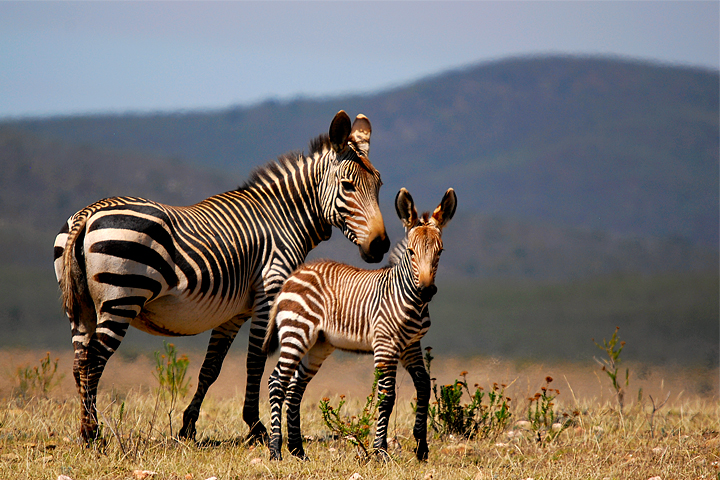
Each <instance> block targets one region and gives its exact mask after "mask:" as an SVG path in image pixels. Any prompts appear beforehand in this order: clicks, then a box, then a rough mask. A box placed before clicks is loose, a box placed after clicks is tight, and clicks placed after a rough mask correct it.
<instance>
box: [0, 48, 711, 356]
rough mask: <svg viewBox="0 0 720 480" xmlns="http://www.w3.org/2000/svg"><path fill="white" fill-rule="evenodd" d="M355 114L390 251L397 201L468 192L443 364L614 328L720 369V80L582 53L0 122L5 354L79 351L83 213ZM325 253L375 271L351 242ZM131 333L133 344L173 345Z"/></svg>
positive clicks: (548, 346)
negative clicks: (66, 274) (339, 90)
mask: <svg viewBox="0 0 720 480" xmlns="http://www.w3.org/2000/svg"><path fill="white" fill-rule="evenodd" d="M341 108H343V109H346V110H347V111H348V112H349V113H351V114H353V115H354V114H356V113H358V112H364V113H366V114H367V115H368V116H369V117H370V119H371V121H372V122H373V128H374V133H373V145H372V151H371V158H372V161H373V163H374V164H375V165H376V166H377V167H378V169H379V170H380V171H381V172H382V174H383V180H384V182H385V187H384V188H383V190H382V199H381V207H382V209H383V213H384V216H385V220H386V225H387V227H388V230H389V232H390V235H391V238H392V239H393V240H397V239H398V238H399V236H400V235H401V231H400V228H399V222H398V221H397V220H396V217H395V212H394V209H393V207H392V200H393V198H394V195H395V192H397V190H398V188H399V187H400V186H406V187H407V188H409V189H410V191H411V192H412V193H413V196H414V197H415V199H416V201H417V203H418V206H419V208H421V209H431V208H433V207H434V206H435V205H437V202H438V201H439V200H440V198H441V196H442V193H443V192H444V191H445V189H446V188H447V187H448V186H453V187H455V188H456V190H457V192H458V197H459V209H458V213H457V215H456V218H455V219H454V220H453V222H452V224H451V225H449V227H448V228H447V230H446V232H445V235H444V241H445V244H446V252H445V254H444V255H443V259H442V262H441V267H440V273H439V278H438V286H439V289H440V291H439V293H438V296H437V298H436V300H434V301H433V304H432V309H431V310H432V312H433V322H434V324H435V325H436V326H440V327H434V328H433V329H431V331H430V334H429V336H428V338H427V342H429V343H430V344H432V345H433V347H435V348H437V349H438V351H440V352H442V351H445V352H454V353H461V354H477V353H482V354H487V355H508V356H516V357H523V356H525V357H538V358H540V357H543V358H545V357H547V356H548V355H551V354H552V355H554V356H558V357H563V358H581V357H582V355H584V354H585V353H586V352H587V350H586V349H585V347H583V345H585V344H587V343H588V339H589V338H592V337H596V338H602V336H603V335H607V334H608V333H609V332H611V331H612V329H613V328H614V326H615V325H618V324H620V325H622V327H623V331H624V332H627V336H626V337H623V338H624V339H626V340H627V341H628V344H629V345H633V344H634V345H637V346H642V348H640V347H638V348H637V350H636V353H635V354H633V353H631V352H628V355H629V356H631V357H632V356H633V355H636V357H635V358H636V359H643V360H648V361H679V362H688V363H695V364H698V363H703V364H704V363H708V362H709V363H713V362H715V363H717V359H718V350H717V338H718V334H719V333H718V329H719V328H720V325H718V323H717V318H718V314H719V313H718V308H719V307H718V306H719V305H720V302H719V301H718V288H717V284H718V274H717V265H718V252H717V233H718V226H717V224H718V75H717V73H713V72H706V71H698V70H691V69H684V68H674V67H664V66H657V65H645V64H639V63H633V62H623V61H616V60H609V59H578V58H570V59H568V58H545V59H514V60H508V61H503V62H496V63H492V64H486V65H480V66H477V67H473V68H469V69H465V70H461V71H455V72H449V73H446V74H443V75H440V76H437V77H433V78H428V79H426V80H423V81H421V82H417V83H416V84H413V85H410V86H406V87H402V88H398V89H395V90H392V91H388V92H381V93H378V94H376V95H371V96H364V97H349V98H338V99H329V100H313V101H311V100H297V101H294V102H289V103H283V104H280V103H273V102H267V103H264V104H261V105H257V106H254V107H252V108H232V109H228V110H224V111H220V112H194V113H182V114H157V115H147V116H133V115H117V116H113V115H106V116H94V117H74V118H57V119H34V120H25V121H13V122H2V123H0V172H1V173H0V329H1V330H2V331H4V332H9V335H5V336H3V337H2V338H0V347H1V346H6V345H18V344H23V345H32V346H39V345H43V346H67V345H69V335H70V334H69V330H68V328H67V319H65V318H64V317H63V315H62V314H61V312H60V311H59V302H58V298H57V297H58V292H57V285H56V284H55V280H54V275H53V273H52V266H51V262H52V248H51V245H52V242H53V238H54V235H55V233H56V232H57V231H58V229H59V227H60V225H61V224H62V222H64V221H65V220H66V218H67V217H68V216H69V215H70V214H72V213H73V212H75V211H76V210H78V209H80V208H82V207H83V206H85V205H87V204H89V203H91V202H92V201H95V200H97V199H99V198H102V197H105V196H109V195H125V194H128V195H138V196H144V197H148V198H152V199H154V200H158V201H161V202H166V203H171V204H190V203H194V202H196V201H198V200H200V199H202V198H205V197H207V196H209V195H212V194H214V193H218V192H222V191H225V190H228V189H231V188H234V187H235V186H236V185H238V184H240V183H242V181H243V180H244V179H245V178H246V177H247V175H248V174H249V172H250V171H251V170H252V169H253V168H255V167H256V166H258V165H260V164H262V163H264V162H265V161H267V160H269V159H271V158H274V157H276V156H277V155H278V154H281V153H284V152H286V151H288V150H292V149H297V148H302V147H303V146H304V145H307V143H308V141H309V139H311V138H313V137H314V136H315V135H317V134H319V133H321V132H324V131H326V130H327V127H328V124H329V121H330V119H331V118H332V116H333V115H334V113H335V112H336V111H337V110H339V109H341ZM218 172H222V173H218ZM312 256H313V257H331V258H335V259H338V260H341V261H350V262H352V263H355V264H360V260H359V258H358V255H357V249H356V248H353V247H352V246H351V245H350V243H349V242H347V240H345V239H344V238H342V236H341V235H340V234H339V233H338V232H335V235H334V237H333V239H332V240H331V242H328V243H326V244H323V245H321V246H320V247H319V248H318V249H316V250H315V251H314V252H313V253H312ZM458 331H462V332H464V333H463V335H462V338H461V339H460V341H459V340H458V336H457V332H458ZM130 336H132V337H134V338H132V339H131V341H130V342H126V343H129V345H128V346H124V347H123V350H124V351H127V349H128V348H129V349H131V350H132V348H133V347H132V346H131V345H132V344H133V342H136V344H143V345H144V346H153V347H157V346H158V345H160V344H161V341H162V340H161V339H158V338H156V337H151V336H147V335H143V334H139V333H137V332H135V333H130ZM186 342H189V343H188V345H192V346H195V347H197V348H204V346H205V345H204V344H205V342H206V339H205V337H202V338H200V339H199V340H198V339H195V340H193V339H188V340H186ZM236 343H238V344H240V345H242V344H244V341H241V342H236ZM560 344H562V345H566V346H567V345H569V347H564V348H562V349H558V348H557V347H556V346H555V345H560ZM591 347H592V345H591ZM135 348H137V347H135ZM592 353H594V352H592ZM592 353H590V355H592Z"/></svg>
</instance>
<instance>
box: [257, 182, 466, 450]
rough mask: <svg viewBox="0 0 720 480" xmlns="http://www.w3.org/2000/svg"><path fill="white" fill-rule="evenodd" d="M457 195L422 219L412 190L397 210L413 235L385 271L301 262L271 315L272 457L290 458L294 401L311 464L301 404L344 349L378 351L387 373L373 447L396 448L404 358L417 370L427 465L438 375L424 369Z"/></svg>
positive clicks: (419, 429) (418, 423) (298, 444)
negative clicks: (431, 309)
mask: <svg viewBox="0 0 720 480" xmlns="http://www.w3.org/2000/svg"><path fill="white" fill-rule="evenodd" d="M456 204H457V198H456V196H455V192H454V191H453V189H452V188H451V189H448V191H447V192H446V193H445V196H444V197H443V199H442V202H441V203H440V205H439V206H438V207H437V208H436V209H435V211H434V212H433V213H432V215H430V214H429V213H425V214H423V215H422V216H421V217H418V214H417V211H416V210H415V203H414V202H413V199H412V197H411V196H410V193H408V191H407V190H405V189H404V188H403V189H401V190H400V192H399V193H398V195H397V197H396V199H395V208H396V210H397V213H398V216H399V217H400V220H401V221H402V223H403V225H404V227H405V229H406V232H407V233H406V236H405V239H404V240H403V242H401V243H400V244H399V245H398V246H397V247H396V249H395V250H393V253H392V255H391V263H390V265H389V266H387V267H385V268H381V269H378V270H365V269H360V268H355V267H352V266H349V265H345V264H341V263H337V262H332V261H316V262H312V263H308V264H306V265H303V266H301V267H300V268H298V270H296V271H295V272H294V273H293V274H292V275H291V276H290V277H288V279H287V280H286V281H285V284H284V285H283V287H282V290H281V291H280V293H279V294H278V296H277V298H276V300H275V304H274V305H273V308H272V310H271V313H270V325H269V326H268V329H267V334H266V337H265V342H264V344H263V349H264V350H265V351H266V352H270V351H271V350H273V349H275V348H277V346H278V345H279V346H280V358H279V359H278V363H277V366H276V367H275V370H274V371H273V373H272V375H271V376H270V380H269V388H270V404H271V411H272V414H271V415H272V416H271V423H272V435H271V439H270V455H271V457H272V458H275V459H278V460H279V459H281V458H282V456H281V453H280V450H281V445H282V428H281V423H282V407H283V404H284V403H287V404H288V412H287V416H288V420H287V421H288V450H290V452H291V453H292V454H293V455H296V456H298V457H301V458H304V457H305V451H304V450H303V446H302V437H301V434H300V401H301V400H302V396H303V393H304V391H305V388H306V386H307V384H308V382H309V381H310V380H311V379H312V378H313V377H314V376H315V374H316V373H317V371H318V370H319V369H320V366H321V365H322V363H323V361H324V360H325V359H326V358H327V357H328V356H329V355H330V354H331V353H332V352H333V350H335V349H336V348H339V349H342V350H348V351H355V352H372V353H373V355H374V363H375V368H377V369H379V370H380V372H381V377H380V380H379V382H378V392H381V393H383V394H384V395H385V396H384V398H383V400H382V401H381V403H380V405H379V417H378V422H377V428H376V431H375V440H374V443H373V447H374V448H375V449H376V450H377V451H385V450H387V428H388V421H389V419H390V414H391V412H392V409H393V406H394V403H395V374H396V370H397V363H398V360H399V361H400V363H402V365H403V366H404V367H405V369H406V370H407V371H408V373H410V376H411V377H412V380H413V383H414V385H415V389H416V391H417V412H416V417H415V426H414V429H413V436H414V437H415V440H416V441H417V446H416V448H415V453H416V455H417V458H418V460H426V459H427V456H428V445H427V439H426V437H427V410H428V402H429V400H430V377H429V375H428V373H427V371H426V370H425V365H424V363H423V356H422V349H421V347H420V339H421V338H422V337H423V335H425V333H426V332H427V331H428V329H429V328H430V315H429V313H428V302H429V301H430V300H431V299H432V297H433V295H434V294H435V293H436V292H437V288H436V287H435V273H436V271H437V267H438V262H439V260H440V253H441V252H442V246H443V244H442V238H441V234H442V229H443V228H444V227H445V226H446V225H447V223H448V222H449V221H450V219H451V218H452V217H453V215H454V213H455V207H456Z"/></svg>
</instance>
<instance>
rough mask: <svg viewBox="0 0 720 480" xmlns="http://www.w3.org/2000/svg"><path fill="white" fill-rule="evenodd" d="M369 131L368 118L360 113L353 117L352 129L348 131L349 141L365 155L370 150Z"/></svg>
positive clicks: (370, 129)
mask: <svg viewBox="0 0 720 480" xmlns="http://www.w3.org/2000/svg"><path fill="white" fill-rule="evenodd" d="M371 133H372V127H371V126H370V120H368V118H367V117H366V116H365V115H363V114H362V113H361V114H359V115H358V116H357V117H355V121H354V122H353V124H352V130H351V131H350V141H351V142H353V143H354V144H355V146H356V147H357V148H358V150H360V151H361V152H362V154H363V155H365V156H366V157H367V156H368V152H369V151H370V134H371Z"/></svg>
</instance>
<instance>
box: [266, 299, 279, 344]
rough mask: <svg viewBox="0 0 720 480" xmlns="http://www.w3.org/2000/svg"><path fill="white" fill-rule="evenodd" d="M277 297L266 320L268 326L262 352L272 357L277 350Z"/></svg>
mask: <svg viewBox="0 0 720 480" xmlns="http://www.w3.org/2000/svg"><path fill="white" fill-rule="evenodd" d="M277 305H278V302H277V297H275V301H274V302H273V306H272V308H271V309H270V316H269V319H268V325H267V328H266V329H265V340H264V341H263V345H262V351H263V353H264V354H265V355H272V354H273V353H275V351H276V350H277V349H278V345H279V342H278V332H277V323H275V315H276V314H277Z"/></svg>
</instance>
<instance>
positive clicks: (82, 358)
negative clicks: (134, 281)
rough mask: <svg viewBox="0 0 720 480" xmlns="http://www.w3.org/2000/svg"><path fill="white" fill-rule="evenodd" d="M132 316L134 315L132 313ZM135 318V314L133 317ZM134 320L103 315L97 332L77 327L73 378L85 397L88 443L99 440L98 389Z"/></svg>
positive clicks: (83, 414)
mask: <svg viewBox="0 0 720 480" xmlns="http://www.w3.org/2000/svg"><path fill="white" fill-rule="evenodd" d="M128 315H129V316H130V315H133V314H132V312H130V311H128ZM133 316H134V315H133ZM130 320H131V319H130V318H125V317H123V316H120V315H112V314H108V313H106V312H101V315H100V320H99V322H98V323H97V327H96V328H95V330H94V332H92V333H91V332H90V331H87V330H84V329H83V327H81V326H79V325H78V326H77V327H76V326H75V325H74V324H73V345H74V348H75V361H74V364H73V375H74V376H75V381H76V383H77V385H78V391H79V393H80V397H81V402H82V403H81V407H80V408H81V411H80V436H81V437H82V440H83V441H84V442H85V443H86V444H90V443H91V442H92V441H93V440H96V439H97V438H98V418H97V389H98V383H99V382H100V377H101V376H102V373H103V370H104V369H105V365H106V364H107V362H108V360H109V359H110V357H111V356H112V354H113V353H115V351H116V350H117V348H118V347H119V346H120V343H121V342H122V339H123V338H124V337H125V333H126V332H127V327H128V325H129V324H130Z"/></svg>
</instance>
